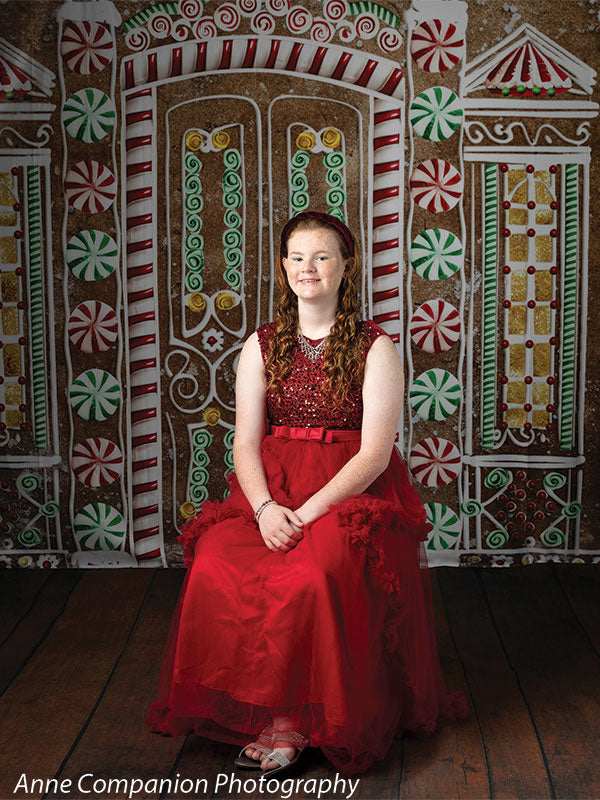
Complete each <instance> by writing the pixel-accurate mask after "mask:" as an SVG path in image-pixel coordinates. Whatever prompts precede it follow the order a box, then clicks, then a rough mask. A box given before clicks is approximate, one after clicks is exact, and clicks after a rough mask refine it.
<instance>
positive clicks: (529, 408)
mask: <svg viewBox="0 0 600 800" xmlns="http://www.w3.org/2000/svg"><path fill="white" fill-rule="evenodd" d="M523 408H524V409H525V411H531V403H525V405H524V406H523Z"/></svg>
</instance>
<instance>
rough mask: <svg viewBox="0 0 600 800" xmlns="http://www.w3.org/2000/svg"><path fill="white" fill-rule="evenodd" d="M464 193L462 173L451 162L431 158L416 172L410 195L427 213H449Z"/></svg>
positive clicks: (411, 183) (413, 176)
mask: <svg viewBox="0 0 600 800" xmlns="http://www.w3.org/2000/svg"><path fill="white" fill-rule="evenodd" d="M462 193H463V179H462V176H461V174H460V172H459V171H458V170H457V169H456V167H453V166H452V164H451V163H450V162H449V161H443V160H442V159H441V158H430V159H429V160H428V161H423V162H422V163H421V164H419V166H418V167H417V168H416V169H415V170H414V172H413V174H412V175H411V178H410V194H411V197H412V199H413V200H414V201H415V203H416V204H417V205H418V206H420V207H421V208H424V209H426V210H427V211H434V212H436V213H437V212H440V211H448V209H450V208H454V206H455V205H456V204H457V203H458V201H459V200H460V198H461V197H462Z"/></svg>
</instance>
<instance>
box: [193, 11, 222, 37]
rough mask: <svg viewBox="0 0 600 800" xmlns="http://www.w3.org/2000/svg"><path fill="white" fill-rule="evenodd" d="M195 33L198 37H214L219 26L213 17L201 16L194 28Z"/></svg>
mask: <svg viewBox="0 0 600 800" xmlns="http://www.w3.org/2000/svg"><path fill="white" fill-rule="evenodd" d="M194 35H195V37H196V39H201V40H204V39H214V37H215V36H216V35H217V26H216V25H215V23H214V22H213V19H212V17H201V18H200V19H199V20H198V22H197V23H196V27H195V28H194Z"/></svg>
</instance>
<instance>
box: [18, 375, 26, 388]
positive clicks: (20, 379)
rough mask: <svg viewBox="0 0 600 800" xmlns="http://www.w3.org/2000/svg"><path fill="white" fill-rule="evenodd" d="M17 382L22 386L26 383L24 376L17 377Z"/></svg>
mask: <svg viewBox="0 0 600 800" xmlns="http://www.w3.org/2000/svg"><path fill="white" fill-rule="evenodd" d="M17 383H20V384H21V386H24V385H25V384H26V383H27V378H24V377H23V376H22V375H21V376H20V377H19V378H17Z"/></svg>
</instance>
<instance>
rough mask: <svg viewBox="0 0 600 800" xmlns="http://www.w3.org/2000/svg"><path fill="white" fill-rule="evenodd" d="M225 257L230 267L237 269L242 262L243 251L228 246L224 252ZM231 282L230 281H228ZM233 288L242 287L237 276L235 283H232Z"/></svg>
mask: <svg viewBox="0 0 600 800" xmlns="http://www.w3.org/2000/svg"><path fill="white" fill-rule="evenodd" d="M223 257H224V259H225V263H226V264H227V266H228V267H229V268H230V269H237V268H238V267H239V266H240V264H241V263H242V251H241V250H239V249H238V248H237V247H236V248H232V247H230V248H228V249H227V250H226V251H225V253H224V254H223ZM228 283H229V281H228ZM230 285H231V286H232V288H234V289H239V288H240V281H238V279H237V278H235V279H234V280H233V283H232V284H230Z"/></svg>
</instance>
